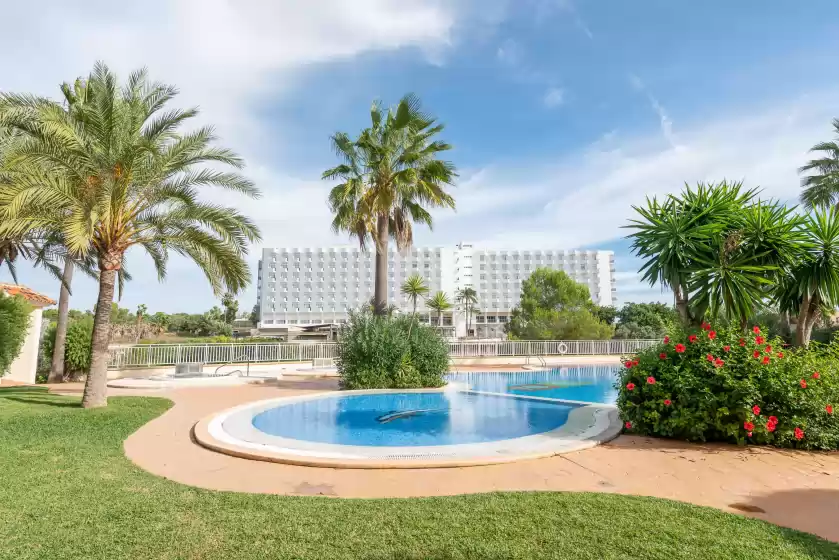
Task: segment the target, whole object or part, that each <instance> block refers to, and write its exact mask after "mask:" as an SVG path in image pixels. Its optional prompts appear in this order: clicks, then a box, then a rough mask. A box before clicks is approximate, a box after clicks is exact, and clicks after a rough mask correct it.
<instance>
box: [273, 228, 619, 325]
mask: <svg viewBox="0 0 839 560" xmlns="http://www.w3.org/2000/svg"><path fill="white" fill-rule="evenodd" d="M374 261H375V254H374V252H373V250H372V249H371V250H370V251H369V252H364V251H361V250H360V249H359V248H358V247H353V246H336V247H295V248H282V249H263V250H262V259H261V260H260V262H259V270H258V276H257V297H258V300H259V304H260V317H259V329H260V331H261V332H265V333H270V332H271V331H272V330H273V331H282V330H287V329H288V327H290V326H302V327H305V326H306V325H318V324H325V323H340V322H342V321H345V320H346V319H347V310H349V309H358V308H360V307H361V306H362V305H365V304H367V303H369V302H370V299H371V298H372V296H373V285H374V277H375V262H374ZM540 267H546V268H551V269H555V270H564V271H565V272H567V273H568V274H569V275H570V276H571V278H573V279H574V280H576V281H577V282H579V283H581V284H585V285H586V286H588V288H589V291H590V292H591V297H592V300H593V301H594V302H595V303H597V304H599V305H612V304H613V302H614V301H615V292H616V289H615V279H614V270H615V259H614V253H613V252H611V251H580V250H557V249H554V250H551V249H547V250H546V249H514V250H494V249H492V250H491V249H482V248H479V247H474V246H473V245H471V244H468V243H460V244H458V245H456V246H454V247H411V248H410V249H408V250H406V251H404V252H402V253H400V252H398V251H395V250H391V251H389V253H388V302H389V303H390V304H393V305H395V306H396V307H397V308H398V309H399V310H400V311H401V312H408V313H410V312H411V310H412V303H411V301H410V299H409V298H407V297H405V296H404V295H403V294H402V293H401V291H400V287H401V285H402V283H403V282H404V281H405V279H406V278H408V277H409V276H411V275H412V274H419V275H420V276H422V277H423V278H424V279H425V281H426V284H427V285H428V288H429V296H432V295H433V294H434V293H436V292H438V291H442V292H445V293H446V295H447V296H448V298H449V301H451V302H452V304H453V308H452V310H450V311H449V312H447V313H445V314H444V315H443V321H442V327H443V329H444V330H445V331H446V334H447V335H449V336H458V337H462V336H467V332H466V317H465V314H464V313H463V311H462V310H460V309H458V308H459V307H460V306H459V305H458V302H457V301H456V297H455V294H456V293H457V292H458V291H459V290H461V289H462V288H465V287H472V288H473V289H474V290H475V291H476V292H477V294H478V304H477V308H478V309H479V310H480V311H479V312H478V313H476V314H474V315H473V316H472V318H471V321H470V322H471V325H470V332H469V333H468V335H469V336H474V337H478V338H498V337H503V336H504V326H505V324H506V323H507V322H508V321H509V319H510V312H511V311H512V309H513V308H514V307H515V306H516V305H518V302H519V295H520V293H521V284H522V281H524V280H525V279H527V277H528V276H530V273H531V272H533V271H534V270H536V269H537V268H540ZM417 311H418V313H419V314H420V317H421V318H422V320H424V321H426V322H431V324H435V325H436V324H438V321H439V317H438V316H437V314H436V313H435V312H433V311H431V310H429V309H428V307H427V306H426V305H425V302H424V301H422V300H420V301H419V302H418V305H417Z"/></svg>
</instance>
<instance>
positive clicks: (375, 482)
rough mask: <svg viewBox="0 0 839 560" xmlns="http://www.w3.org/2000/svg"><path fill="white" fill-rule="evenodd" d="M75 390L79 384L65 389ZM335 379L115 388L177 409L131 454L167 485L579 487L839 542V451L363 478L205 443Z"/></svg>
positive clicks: (412, 489)
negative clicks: (231, 419)
mask: <svg viewBox="0 0 839 560" xmlns="http://www.w3.org/2000/svg"><path fill="white" fill-rule="evenodd" d="M60 387H61V389H59V390H61V392H65V391H66V388H67V386H60ZM335 388H336V382H335V381H334V380H328V379H323V380H301V381H281V382H278V383H275V384H271V385H249V386H239V387H225V388H190V389H179V390H174V391H158V392H154V393H149V392H145V393H142V392H137V391H133V392H128V391H119V390H113V391H111V395H114V396H116V395H120V394H122V395H125V394H135V395H136V394H143V395H149V396H162V397H166V398H169V399H172V400H173V401H174V402H175V406H174V407H173V408H172V409H171V410H169V411H168V412H166V413H165V414H164V415H162V416H160V417H159V418H157V419H155V420H152V421H151V422H149V423H148V424H146V425H145V426H143V427H142V428H140V429H139V430H138V431H137V432H135V433H134V434H132V435H131V436H130V437H129V438H128V439H127V440H126V441H125V453H126V455H127V456H128V457H129V458H130V459H131V460H132V461H133V462H134V463H136V464H137V465H139V466H140V467H142V468H143V469H146V470H147V471H150V472H152V473H154V474H157V475H159V476H162V477H165V478H168V479H171V480H175V481H177V482H181V483H183V484H188V485H192V486H199V487H203V488H210V489H215V490H229V491H237V492H254V493H267V494H287V495H326V496H338V497H348V498H349V497H357V498H378V497H414V496H432V495H448V494H463V493H474V492H492V491H513V490H521V491H538V490H543V491H544V490H570V491H594V492H615V493H621V494H639V495H646V496H658V497H661V498H668V499H673V500H681V501H685V502H692V503H694V504H699V505H704V506H711V507H716V508H719V509H722V510H725V511H731V512H739V513H745V514H746V515H750V516H754V517H757V518H760V519H764V520H767V521H770V522H772V523H777V524H779V525H785V526H788V527H792V528H795V529H799V530H803V531H807V532H810V533H815V534H817V535H819V536H821V537H824V538H827V539H830V540H833V541H837V542H839V522H837V519H839V453H807V452H797V451H785V450H777V449H770V448H758V447H750V448H740V447H735V446H730V445H694V444H686V443H679V442H671V441H665V440H657V439H652V438H644V437H636V436H620V437H619V438H618V439H616V440H614V441H612V442H610V443H608V444H605V445H602V446H599V447H595V448H592V449H587V450H584V451H579V452H576V453H570V454H566V455H559V456H555V457H550V458H546V459H538V460H532V461H522V462H516V463H509V464H501V465H491V466H482V467H463V468H445V469H404V470H358V469H349V470H347V469H331V468H315V467H299V466H292V465H283V464H276V463H267V462H260V461H252V460H247V459H240V458H237V457H232V456H230V455H223V454H221V453H215V452H213V451H210V450H208V449H205V448H203V447H201V446H199V445H197V444H196V443H194V442H193V440H192V437H191V434H192V428H193V426H194V425H195V423H196V422H198V421H199V420H201V419H202V418H205V417H206V416H208V415H210V414H212V413H214V412H218V411H220V410H223V409H225V408H229V407H231V406H235V405H237V404H241V403H245V402H249V401H255V400H260V399H266V398H273V397H279V396H290V395H297V394H303V393H306V392H311V391H328V390H333V389H335Z"/></svg>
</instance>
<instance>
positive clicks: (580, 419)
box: [194, 386, 622, 468]
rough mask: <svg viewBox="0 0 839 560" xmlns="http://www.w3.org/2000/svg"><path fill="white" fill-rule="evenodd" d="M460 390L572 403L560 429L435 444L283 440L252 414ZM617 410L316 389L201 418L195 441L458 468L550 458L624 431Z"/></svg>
mask: <svg viewBox="0 0 839 560" xmlns="http://www.w3.org/2000/svg"><path fill="white" fill-rule="evenodd" d="M443 390H446V391H452V390H455V391H458V392H464V393H472V394H483V395H488V396H494V397H503V398H515V399H523V400H537V401H546V402H551V403H554V404H557V405H570V406H573V407H574V408H573V409H572V410H571V411H570V412H569V414H568V418H567V421H566V422H565V423H564V424H563V425H562V426H559V427H558V428H556V429H554V430H550V431H547V432H543V433H540V434H533V435H528V436H522V437H518V438H513V439H505V440H497V441H490V442H481V443H465V444H450V445H434V446H399V447H397V446H356V445H340V444H333V443H321V442H314V441H306V440H297V439H291V438H284V437H281V436H275V435H271V434H268V433H265V432H262V431H260V430H258V429H257V428H255V427H254V426H253V418H254V416H256V415H257V414H259V413H261V412H264V411H265V410H268V409H271V408H274V407H276V406H280V405H286V404H291V403H295V402H303V401H310V400H318V399H327V398H340V397H342V396H349V395H370V394H387V393H406V392H418V393H427V392H432V391H443ZM621 427H622V425H621V422H620V419H619V417H618V412H617V408H616V407H614V406H612V405H605V404H592V403H581V402H578V401H568V400H560V399H549V398H545V397H531V396H522V395H512V394H508V393H490V392H485V391H472V390H463V389H461V388H460V387H451V386H449V387H446V388H443V389H414V390H388V389H384V390H382V389H376V390H360V391H341V392H339V393H335V392H329V393H318V394H314V395H300V396H294V397H282V398H276V399H268V400H263V401H257V402H252V403H247V404H244V405H239V406H236V407H234V408H231V409H228V410H225V411H223V412H220V413H218V414H215V415H213V416H212V417H210V418H207V419H205V420H202V422H199V423H198V424H197V425H196V428H195V430H194V433H195V437H196V440H197V441H198V442H199V443H200V444H202V445H204V446H205V447H209V448H211V449H214V450H216V451H221V452H224V453H229V454H233V455H237V456H241V457H246V458H251V459H260V460H266V461H275V462H282V463H292V464H299V465H309V466H328V467H344V468H422V467H455V466H471V465H485V464H492V463H504V462H510V461H516V460H521V459H532V458H539V457H547V456H552V455H557V454H560V453H568V452H571V451H578V450H580V449H586V448H588V447H592V446H594V445H597V444H599V443H602V442H604V441H608V440H610V439H613V438H614V437H616V436H617V435H618V434H619V433H620V431H621Z"/></svg>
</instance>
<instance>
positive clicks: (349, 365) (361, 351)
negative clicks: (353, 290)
mask: <svg viewBox="0 0 839 560" xmlns="http://www.w3.org/2000/svg"><path fill="white" fill-rule="evenodd" d="M336 364H337V366H338V373H339V374H340V375H341V387H342V388H344V389H410V388H420V387H442V386H443V385H444V384H445V380H444V379H443V375H444V374H445V373H446V371H447V370H448V366H449V348H448V344H447V343H446V341H445V340H444V339H443V338H442V337H441V336H440V335H439V334H438V333H437V331H436V330H435V329H434V328H433V327H430V326H427V325H423V324H420V323H419V322H418V321H417V320H416V318H415V317H412V316H403V317H398V318H395V319H393V318H390V317H377V316H374V315H372V314H370V313H367V312H363V313H353V314H351V315H350V320H349V322H348V323H347V325H346V326H345V327H344V328H343V329H342V330H341V336H340V339H339V342H338V347H337V359H336Z"/></svg>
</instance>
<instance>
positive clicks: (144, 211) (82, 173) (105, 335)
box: [0, 63, 260, 407]
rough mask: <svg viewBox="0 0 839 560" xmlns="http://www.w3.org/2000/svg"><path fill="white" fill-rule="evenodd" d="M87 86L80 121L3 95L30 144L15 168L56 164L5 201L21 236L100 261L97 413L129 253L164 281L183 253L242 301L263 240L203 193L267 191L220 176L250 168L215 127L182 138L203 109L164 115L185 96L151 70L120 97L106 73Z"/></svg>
mask: <svg viewBox="0 0 839 560" xmlns="http://www.w3.org/2000/svg"><path fill="white" fill-rule="evenodd" d="M86 87H87V99H86V101H85V103H83V104H81V105H80V106H79V107H78V109H77V110H74V111H72V112H69V113H68V112H67V111H64V110H63V109H61V108H58V109H56V107H55V104H54V103H52V102H50V101H47V100H43V99H40V98H35V97H31V96H24V95H13V94H0V126H9V127H12V128H17V129H19V130H21V131H22V132H23V133H24V136H25V139H24V140H23V141H22V142H21V143H20V144H19V145H17V146H16V147H14V148H13V149H12V151H11V153H10V155H9V157H10V159H11V160H12V161H20V162H34V163H39V162H47V163H48V164H49V165H50V173H49V174H46V176H41V177H37V178H33V179H32V180H31V181H20V182H18V183H16V184H14V185H12V186H11V187H10V188H7V189H4V190H2V191H0V219H1V220H0V221H3V222H4V224H5V227H6V228H7V229H8V230H9V232H10V233H11V234H19V233H20V232H22V231H26V230H28V229H32V228H47V229H50V230H53V231H56V232H60V234H61V235H62V237H63V238H64V241H65V243H66V245H67V249H68V251H69V252H70V253H72V254H75V255H84V254H89V253H92V254H93V255H94V256H95V257H96V259H97V263H98V267H99V296H98V300H97V304H96V314H95V317H94V327H93V336H92V344H91V350H92V356H91V367H90V372H89V373H88V376H87V381H86V383H85V390H84V396H83V398H82V406H84V407H97V406H105V405H106V404H107V397H106V373H107V371H106V370H107V362H108V342H109V326H110V325H109V322H110V311H111V303H112V302H113V297H114V283H115V280H116V278H117V273H118V271H119V270H120V269H121V268H122V266H123V261H124V258H125V254H126V251H127V250H128V249H130V248H131V247H138V248H142V249H143V250H145V252H147V253H148V254H149V255H150V256H151V258H152V261H153V262H154V264H155V267H156V269H157V273H158V277H159V278H161V279H162V278H164V277H165V274H166V264H167V261H168V257H169V251H175V252H176V253H178V254H181V255H183V256H186V257H188V258H190V259H192V260H193V261H194V262H195V263H196V264H197V265H198V266H199V267H200V268H201V269H202V271H203V272H204V275H205V276H206V278H207V280H208V282H209V283H210V286H211V287H212V289H213V291H214V292H215V293H216V294H217V295H221V294H222V293H224V291H225V290H229V291H231V292H233V293H237V292H239V291H240V290H241V289H242V288H244V287H245V286H246V285H247V283H248V282H249V279H250V274H249V271H248V266H247V263H246V262H245V255H246V254H247V251H248V243H249V242H254V241H258V240H259V239H260V235H259V230H258V229H257V227H256V226H255V225H254V224H253V223H252V222H251V221H250V220H249V219H248V218H246V217H245V216H243V215H242V214H240V213H239V212H238V211H236V210H235V209H233V208H229V207H224V206H221V205H218V204H209V203H205V202H201V201H200V200H199V190H200V189H202V188H204V187H210V186H215V187H220V188H222V189H225V190H231V191H235V192H238V193H241V194H244V195H246V196H251V197H256V196H258V194H259V192H258V191H257V190H256V188H255V187H254V186H253V184H252V183H251V182H250V181H248V180H247V179H245V178H244V177H242V176H241V175H240V174H238V173H237V172H235V171H233V172H229V171H220V170H218V167H219V166H230V167H233V168H236V169H239V168H241V167H243V162H242V160H241V159H240V158H239V157H238V156H236V155H235V154H234V153H233V152H231V151H229V150H227V149H224V148H218V147H214V146H213V143H214V141H215V140H216V138H215V136H214V134H213V130H212V128H210V127H202V128H199V129H197V130H195V131H193V132H189V133H181V132H179V129H180V128H181V126H182V125H184V124H185V123H186V122H187V121H189V119H191V118H193V117H194V116H195V115H196V114H197V110H196V109H187V110H177V109H174V110H172V109H170V110H164V109H165V108H166V105H167V103H168V102H169V101H171V100H172V99H173V98H174V97H175V95H176V94H177V90H176V89H175V88H173V87H171V86H166V85H162V84H157V83H149V82H148V80H147V78H146V72H145V70H140V71H137V72H134V73H132V74H131V76H130V77H129V79H128V81H127V83H126V84H125V85H124V86H123V87H122V88H119V87H118V85H117V78H116V76H115V75H114V74H113V73H112V72H111V71H110V70H109V69H108V68H107V67H106V66H105V65H104V64H102V63H97V64H96V66H95V67H94V69H93V72H92V73H91V74H90V76H89V78H88V79H87V83H86ZM207 164H210V165H212V166H213V168H212V169H211V168H208V167H205V165H207Z"/></svg>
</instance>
